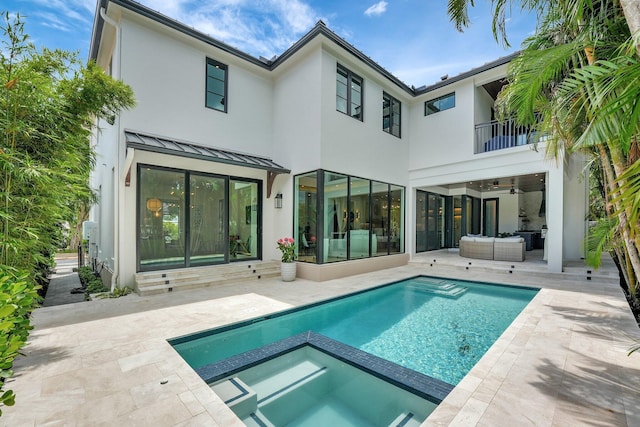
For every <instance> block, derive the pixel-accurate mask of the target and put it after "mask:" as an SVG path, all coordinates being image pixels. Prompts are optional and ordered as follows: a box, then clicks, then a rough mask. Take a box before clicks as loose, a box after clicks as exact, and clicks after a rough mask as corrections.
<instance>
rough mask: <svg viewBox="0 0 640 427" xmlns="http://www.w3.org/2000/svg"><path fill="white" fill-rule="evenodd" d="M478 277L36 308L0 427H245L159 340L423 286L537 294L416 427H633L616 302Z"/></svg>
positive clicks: (634, 334)
mask: <svg viewBox="0 0 640 427" xmlns="http://www.w3.org/2000/svg"><path fill="white" fill-rule="evenodd" d="M429 256H430V257H431V256H433V255H432V254H430V255H429ZM415 259H418V260H419V257H414V260H415ZM489 265H490V264H485V265H484V267H482V263H475V264H474V268H472V269H470V270H464V269H461V268H459V267H458V268H456V267H453V266H447V265H443V264H442V262H441V263H440V264H438V266H437V268H436V267H434V266H433V265H431V266H430V265H429V261H426V262H424V263H420V262H413V263H410V264H409V265H408V266H406V267H399V268H394V269H389V270H384V271H380V272H375V273H368V274H363V275H358V276H352V277H347V278H343V279H338V280H332V281H328V282H322V283H317V282H311V281H306V280H301V279H298V280H296V281H295V282H282V281H280V280H279V279H262V280H259V281H251V282H245V283H234V284H227V285H222V286H216V287H210V288H205V289H199V290H192V291H183V292H175V293H168V294H163V295H156V296H148V297H140V296H137V295H129V296H126V297H122V298H119V299H103V300H96V301H90V302H82V303H75V304H66V305H58V306H50V307H42V308H39V309H37V310H35V311H34V313H33V322H32V323H33V325H34V330H33V331H32V333H31V335H30V339H29V344H28V345H27V346H26V347H25V348H24V356H22V357H19V358H18V359H17V360H16V363H15V366H14V371H15V375H14V376H13V377H12V378H10V379H9V380H8V381H7V383H6V388H9V389H12V390H14V391H15V392H16V395H17V398H16V404H15V406H13V407H3V408H2V412H3V413H2V416H1V417H0V425H1V426H154V427H160V426H221V427H227V426H242V425H243V424H242V423H241V422H240V421H239V420H238V419H237V418H236V417H235V415H234V414H233V413H232V412H231V411H230V410H229V409H228V408H227V407H226V406H225V405H224V403H222V401H221V400H220V399H219V398H218V397H217V396H216V395H215V393H213V391H211V389H210V388H209V387H208V386H207V385H206V384H205V383H204V382H203V381H202V380H201V379H200V378H199V377H198V376H197V375H196V373H195V372H194V371H193V370H192V369H191V368H190V367H189V366H188V365H187V364H186V363H185V362H184V361H183V360H182V358H180V356H178V354H177V353H176V352H175V351H174V350H173V349H172V348H171V346H170V345H169V344H168V343H167V341H166V340H167V339H168V338H173V337H176V336H180V335H185V334H190V333H193V332H198V331H201V330H203V329H207V328H213V327H217V326H221V325H224V324H228V323H230V322H236V321H240V320H244V319H248V318H252V317H256V316H260V315H264V314H267V313H271V312H273V311H276V310H282V309H286V308H289V307H292V306H296V305H300V304H305V303H310V302H314V301H318V300H322V299H326V298H329V297H333V296H336V295H341V294H345V293H350V292H353V291H356V290H360V289H365V288H369V287H372V286H376V285H379V284H384V283H388V282H390V281H395V280H401V279H404V278H407V277H412V276H415V275H418V274H426V275H437V276H443V277H447V276H448V277H453V278H464V279H470V280H484V281H489V282H497V283H512V284H516V285H518V284H519V285H528V286H531V285H533V286H537V287H541V288H542V289H541V291H540V292H539V293H538V295H537V296H536V297H535V298H534V300H533V301H532V302H531V303H530V304H529V305H528V306H527V307H526V308H525V310H524V311H523V312H522V313H521V314H520V315H519V316H518V317H517V318H516V320H515V321H514V322H513V324H512V325H511V326H510V327H509V328H508V329H507V330H506V331H505V332H504V334H503V335H502V336H501V337H500V338H499V339H498V341H497V342H496V343H495V344H494V345H493V346H492V347H491V348H490V350H489V351H488V352H487V353H486V354H485V356H484V357H483V358H482V359H481V360H480V361H479V363H478V364H477V365H476V366H475V367H474V368H473V369H472V370H471V371H470V372H469V374H468V375H467V376H466V377H465V378H464V379H463V380H462V381H461V382H460V383H459V384H458V386H457V387H456V388H455V389H454V390H453V391H452V392H451V394H449V396H448V397H447V398H446V399H445V400H444V401H443V402H442V403H441V404H440V405H439V407H438V408H437V409H436V410H435V411H434V412H433V413H432V414H431V416H430V417H429V418H428V419H427V420H426V421H425V422H424V423H423V426H445V425H446V426H474V425H477V426H514V425H517V426H596V425H597V426H639V425H640V353H635V354H633V355H631V356H627V352H628V349H629V347H630V346H631V345H632V344H633V343H634V342H635V340H640V329H639V328H638V326H637V324H636V323H635V320H634V318H633V316H632V314H631V311H630V310H629V307H628V305H627V303H626V301H625V299H624V296H623V294H622V291H621V290H620V288H619V287H618V286H617V285H616V284H615V283H614V282H612V281H611V280H599V279H598V278H597V277H595V278H594V279H592V280H590V281H587V280H586V278H583V277H578V276H577V275H567V277H557V276H550V275H544V274H541V273H532V272H531V271H529V272H523V273H517V272H515V273H514V274H506V273H505V272H503V271H491V270H490V269H489V267H488V266H489Z"/></svg>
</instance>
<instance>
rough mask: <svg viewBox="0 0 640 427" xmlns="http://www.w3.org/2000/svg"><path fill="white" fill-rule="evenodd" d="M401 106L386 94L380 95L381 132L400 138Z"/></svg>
mask: <svg viewBox="0 0 640 427" xmlns="http://www.w3.org/2000/svg"><path fill="white" fill-rule="evenodd" d="M401 110H402V104H401V103H400V101H398V100H397V99H395V98H394V97H393V96H391V95H389V94H388V93H386V92H383V93H382V130H383V131H385V132H388V133H390V134H391V135H394V136H397V137H398V138H400V112H401Z"/></svg>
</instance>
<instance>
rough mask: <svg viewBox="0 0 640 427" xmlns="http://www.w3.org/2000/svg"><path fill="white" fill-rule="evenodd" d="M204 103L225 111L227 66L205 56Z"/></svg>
mask: <svg viewBox="0 0 640 427" xmlns="http://www.w3.org/2000/svg"><path fill="white" fill-rule="evenodd" d="M205 105H206V106H207V107H208V108H213V109H214V110H218V111H224V112H225V113H226V112H227V66H226V65H224V64H222V63H220V62H218V61H214V60H213V59H211V58H207V95H206V100H205Z"/></svg>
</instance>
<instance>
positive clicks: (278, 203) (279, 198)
mask: <svg viewBox="0 0 640 427" xmlns="http://www.w3.org/2000/svg"><path fill="white" fill-rule="evenodd" d="M273 200H274V201H275V206H276V209H282V193H278V194H276V197H274V199H273Z"/></svg>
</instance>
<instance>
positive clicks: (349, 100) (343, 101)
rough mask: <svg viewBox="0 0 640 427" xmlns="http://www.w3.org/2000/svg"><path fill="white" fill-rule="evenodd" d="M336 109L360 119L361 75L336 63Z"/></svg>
mask: <svg viewBox="0 0 640 427" xmlns="http://www.w3.org/2000/svg"><path fill="white" fill-rule="evenodd" d="M336 110H338V111H340V112H341V113H344V114H347V115H349V116H351V117H353V118H355V119H358V120H360V121H362V117H363V113H362V77H360V76H358V75H356V74H354V73H352V72H351V71H349V70H347V69H346V68H344V67H343V66H342V65H340V64H338V69H337V72H336Z"/></svg>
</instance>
